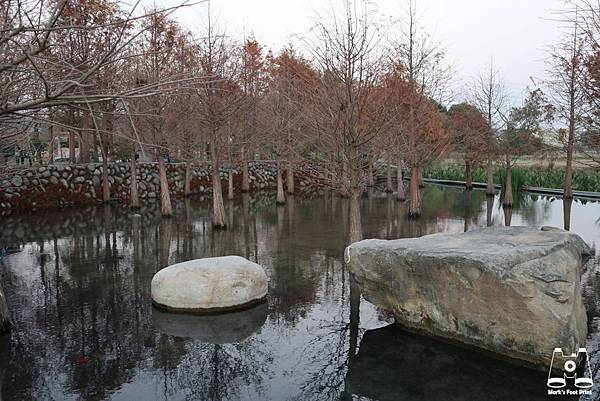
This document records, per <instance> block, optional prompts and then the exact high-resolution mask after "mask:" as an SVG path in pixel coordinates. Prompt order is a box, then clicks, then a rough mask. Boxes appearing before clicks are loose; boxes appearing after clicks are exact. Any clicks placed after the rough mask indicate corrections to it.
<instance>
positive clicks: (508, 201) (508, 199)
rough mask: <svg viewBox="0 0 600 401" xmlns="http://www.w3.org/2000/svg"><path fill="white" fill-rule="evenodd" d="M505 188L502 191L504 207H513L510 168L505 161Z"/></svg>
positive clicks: (508, 162) (508, 163)
mask: <svg viewBox="0 0 600 401" xmlns="http://www.w3.org/2000/svg"><path fill="white" fill-rule="evenodd" d="M505 185H506V188H505V189H504V202H503V204H504V206H508V207H512V205H513V190H512V166H511V165H510V161H508V160H507V168H506V184H505Z"/></svg>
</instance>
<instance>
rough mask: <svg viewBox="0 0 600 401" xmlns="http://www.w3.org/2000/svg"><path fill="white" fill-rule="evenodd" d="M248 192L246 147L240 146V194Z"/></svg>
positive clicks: (248, 179) (248, 178) (248, 177)
mask: <svg viewBox="0 0 600 401" xmlns="http://www.w3.org/2000/svg"><path fill="white" fill-rule="evenodd" d="M249 191H250V174H249V173H248V160H246V145H243V146H242V192H249Z"/></svg>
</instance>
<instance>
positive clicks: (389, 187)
mask: <svg viewBox="0 0 600 401" xmlns="http://www.w3.org/2000/svg"><path fill="white" fill-rule="evenodd" d="M385 192H388V193H391V192H394V185H393V184H392V159H391V157H389V156H388V158H387V179H386V182H385Z"/></svg>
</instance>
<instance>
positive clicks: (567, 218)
mask: <svg viewBox="0 0 600 401" xmlns="http://www.w3.org/2000/svg"><path fill="white" fill-rule="evenodd" d="M572 206H573V199H563V218H564V227H565V230H567V231H571V208H572Z"/></svg>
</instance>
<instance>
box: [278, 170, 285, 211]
mask: <svg viewBox="0 0 600 401" xmlns="http://www.w3.org/2000/svg"><path fill="white" fill-rule="evenodd" d="M277 204H278V205H285V192H284V191H283V177H282V174H281V162H280V161H279V160H278V161H277Z"/></svg>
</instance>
